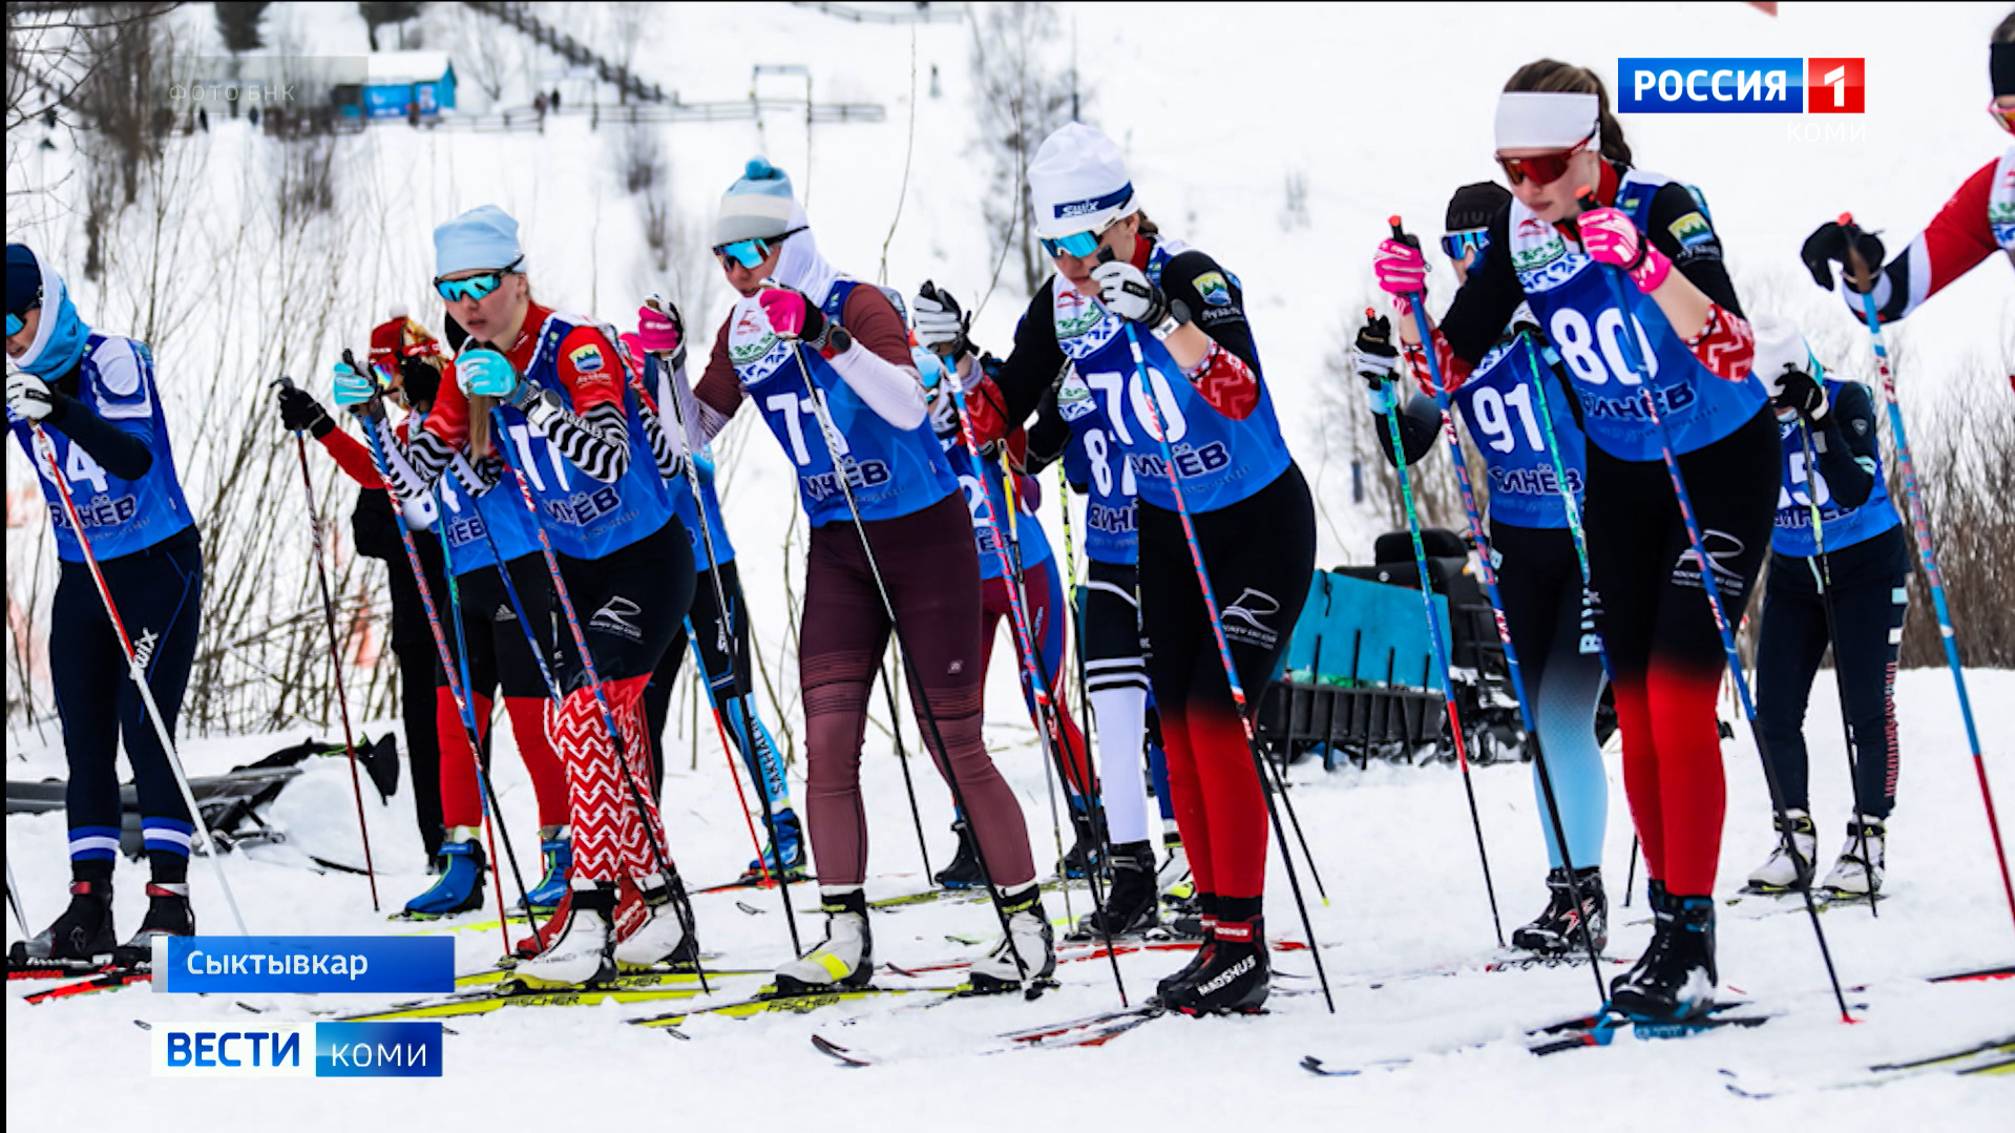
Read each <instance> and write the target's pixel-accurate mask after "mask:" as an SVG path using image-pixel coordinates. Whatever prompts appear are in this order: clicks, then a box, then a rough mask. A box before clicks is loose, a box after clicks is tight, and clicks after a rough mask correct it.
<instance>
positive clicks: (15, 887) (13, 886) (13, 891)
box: [7, 858, 35, 938]
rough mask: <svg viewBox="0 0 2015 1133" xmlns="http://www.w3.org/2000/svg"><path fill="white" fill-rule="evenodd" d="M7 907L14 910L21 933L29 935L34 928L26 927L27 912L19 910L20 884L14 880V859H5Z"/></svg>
mask: <svg viewBox="0 0 2015 1133" xmlns="http://www.w3.org/2000/svg"><path fill="white" fill-rule="evenodd" d="M7 907H8V908H10V909H12V910H14V919H15V920H17V921H19V922H20V923H21V935H22V936H23V937H24V938H25V937H31V936H34V935H35V930H34V929H32V928H29V927H28V914H27V913H24V912H22V911H21V884H20V882H17V881H15V880H14V859H13V858H8V859H7Z"/></svg>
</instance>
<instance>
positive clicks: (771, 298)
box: [756, 287, 825, 346]
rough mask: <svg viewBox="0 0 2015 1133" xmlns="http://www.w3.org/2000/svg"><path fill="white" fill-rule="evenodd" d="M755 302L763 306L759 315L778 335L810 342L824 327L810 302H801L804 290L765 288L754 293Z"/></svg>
mask: <svg viewBox="0 0 2015 1133" xmlns="http://www.w3.org/2000/svg"><path fill="white" fill-rule="evenodd" d="M756 302H757V303H760V304H761V305H762V308H763V317H765V318H767V319H769V320H770V329H771V330H773V331H775V332H776V333H777V337H779V338H801V339H804V340H805V341H806V342H808V343H812V345H815V346H816V345H818V343H817V342H815V341H814V340H815V339H817V338H819V337H820V335H821V333H822V332H823V331H824V330H825V318H824V316H822V315H820V314H819V312H818V310H817V309H816V308H814V307H813V306H812V305H811V304H810V303H807V302H805V296H804V293H803V292H801V291H794V290H792V289H791V288H788V287H767V288H764V289H763V290H762V292H761V293H759V294H758V295H757V296H756Z"/></svg>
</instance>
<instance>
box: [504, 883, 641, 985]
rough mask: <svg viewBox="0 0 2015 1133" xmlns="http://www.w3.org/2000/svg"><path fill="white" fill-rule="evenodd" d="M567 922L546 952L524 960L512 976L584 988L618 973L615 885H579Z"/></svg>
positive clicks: (519, 979) (530, 980)
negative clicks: (614, 919)
mask: <svg viewBox="0 0 2015 1133" xmlns="http://www.w3.org/2000/svg"><path fill="white" fill-rule="evenodd" d="M569 896H570V897H571V898H572V900H571V901H570V902H569V903H568V910H567V923H566V926H565V927H564V928H562V929H560V933H559V935H558V936H557V937H555V938H554V939H553V942H552V944H551V945H549V946H547V948H546V950H545V951H544V952H541V953H539V954H538V955H537V956H535V957H533V958H532V959H530V960H524V961H520V962H519V964H518V966H517V967H516V968H514V969H512V973H511V974H512V977H513V978H514V979H516V980H518V981H520V982H522V983H525V984H529V985H531V986H533V987H584V986H587V985H589V984H598V983H606V982H608V981H609V980H612V979H614V978H615V976H616V930H615V925H614V923H613V918H614V914H615V907H616V890H615V887H614V886H600V885H595V884H593V883H586V884H581V885H576V886H575V888H574V889H573V891H572V892H571V893H570V894H569Z"/></svg>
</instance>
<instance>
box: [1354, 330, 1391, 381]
mask: <svg viewBox="0 0 2015 1133" xmlns="http://www.w3.org/2000/svg"><path fill="white" fill-rule="evenodd" d="M1355 353H1356V362H1357V376H1358V377H1360V378H1363V379H1364V382H1365V384H1366V385H1368V386H1370V387H1371V388H1372V389H1374V390H1376V389H1380V388H1382V387H1383V386H1384V385H1385V384H1386V383H1387V382H1390V381H1393V380H1394V378H1395V375H1396V374H1397V372H1398V369H1399V348H1398V347H1395V346H1394V345H1393V344H1392V320H1391V319H1388V318H1386V317H1385V316H1384V315H1379V316H1377V317H1375V318H1373V319H1371V320H1370V321H1368V322H1366V323H1365V324H1364V325H1363V326H1362V327H1359V328H1358V331H1357V343H1356V349H1355Z"/></svg>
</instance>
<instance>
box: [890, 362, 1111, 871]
mask: <svg viewBox="0 0 2015 1133" xmlns="http://www.w3.org/2000/svg"><path fill="white" fill-rule="evenodd" d="M914 357H915V360H916V366H917V372H918V374H919V375H921V377H922V380H923V383H924V388H925V391H926V392H925V396H926V399H927V400H928V402H929V405H930V421H931V428H932V430H933V431H934V432H936V433H937V437H938V442H939V444H941V445H943V446H944V450H945V459H946V460H947V461H948V462H949V463H950V464H951V467H952V469H953V473H954V475H956V476H957V477H958V483H959V489H960V491H961V493H962V494H963V495H964V498H965V501H966V507H967V508H968V509H969V510H970V511H971V513H972V528H973V539H974V540H975V542H976V546H977V550H978V552H979V563H980V591H981V598H980V657H981V662H980V669H981V679H982V680H984V679H985V672H986V668H987V666H988V664H989V663H990V662H991V660H992V657H993V643H994V640H995V638H996V636H997V635H998V633H999V632H1000V628H1001V625H1002V623H1003V622H1006V621H1009V620H1010V618H1011V614H1012V607H1011V605H1010V601H1009V599H1010V595H1009V592H1008V587H1010V586H1015V585H1019V587H1020V599H1021V602H1022V609H1023V611H1024V612H1025V613H1026V614H1027V615H1028V620H1029V637H1030V641H1031V642H1032V643H1033V644H1034V646H1035V649H1036V652H1037V653H1038V654H1039V655H1040V660H1041V662H1042V666H1043V676H1042V679H1043V680H1045V681H1047V682H1048V695H1049V697H1050V704H1051V705H1052V706H1053V707H1054V709H1055V711H1056V714H1057V715H1056V720H1057V726H1058V730H1059V731H1060V732H1061V735H1060V736H1052V737H1051V742H1060V743H1061V745H1062V750H1061V751H1060V752H1059V753H1058V754H1060V755H1061V756H1062V757H1063V766H1064V770H1065V771H1066V772H1067V776H1066V779H1067V782H1066V784H1065V786H1066V788H1067V791H1066V793H1067V795H1068V796H1069V800H1070V816H1071V826H1072V828H1073V829H1074V830H1075V831H1076V841H1075V844H1073V845H1072V846H1071V848H1070V849H1069V850H1068V851H1067V852H1066V853H1065V854H1064V860H1063V861H1062V862H1061V863H1059V866H1058V869H1059V872H1061V873H1062V874H1063V875H1064V876H1065V877H1083V876H1085V872H1086V870H1087V869H1096V868H1101V865H1102V862H1101V859H1102V858H1103V857H1104V849H1103V847H1102V846H1101V844H1100V839H1099V835H1098V826H1097V822H1096V820H1095V818H1094V810H1095V808H1096V807H1097V806H1098V787H1097V785H1096V784H1095V783H1094V782H1093V781H1092V773H1091V753H1090V751H1088V750H1087V749H1086V746H1085V745H1086V740H1085V736H1084V732H1083V731H1082V730H1080V729H1079V728H1078V725H1077V721H1076V720H1074V719H1072V717H1071V712H1070V706H1069V705H1068V704H1067V703H1065V701H1064V698H1063V696H1062V695H1061V692H1062V689H1063V684H1062V680H1063V673H1064V660H1065V657H1064V654H1065V647H1064V602H1063V571H1062V568H1061V566H1060V565H1059V564H1058V563H1057V562H1056V559H1055V555H1054V553H1053V552H1052V551H1051V550H1050V541H1049V536H1048V534H1046V533H1045V532H1044V531H1043V526H1042V517H1041V516H1040V515H1039V514H1038V513H1037V509H1038V507H1039V506H1040V502H1041V498H1042V497H1041V492H1040V490H1039V489H1038V488H1037V486H1036V482H1035V480H1034V478H1033V477H1031V476H1030V475H1028V473H1027V471H1026V469H1025V464H1024V462H1025V459H1026V455H1025V454H1026V452H1027V448H1028V442H1027V438H1026V436H1025V435H1024V434H1022V433H1020V432H1016V433H1014V434H1011V435H1010V436H1009V437H1008V438H1007V440H1006V441H1005V442H1004V443H1002V444H996V445H991V446H989V447H988V448H987V449H986V450H984V451H983V452H982V453H981V466H982V468H983V469H984V470H985V473H986V477H985V479H984V480H978V479H975V478H974V476H973V474H972V471H971V462H970V461H969V460H968V459H967V456H966V442H965V437H964V435H963V434H962V433H961V432H960V426H959V417H958V408H957V405H956V404H955V403H954V402H953V400H952V394H951V383H949V382H946V381H943V380H941V376H942V375H943V373H944V362H943V360H942V359H940V358H938V357H937V356H936V355H934V354H932V353H931V352H930V351H928V350H925V349H923V348H922V347H918V348H916V350H915V352H914ZM1002 461H1006V462H1007V467H1008V468H1009V469H1011V470H1012V472H1013V474H1014V484H1015V488H1014V493H1013V496H1014V503H1015V506H1014V507H1013V508H1012V509H1010V508H1009V507H1008V480H1007V472H1006V471H1004V470H1003V464H1002ZM996 532H998V533H999V535H1000V537H1001V538H1003V539H1005V540H1007V542H1006V544H1005V545H1001V546H997V545H996V544H995V541H994V537H995V534H996ZM1003 551H1005V552H1006V554H1007V557H1008V559H1009V561H1010V564H1011V565H1012V566H1013V567H1015V568H1016V569H1017V570H1019V572H1020V577H1019V579H1013V578H1009V577H1006V576H1004V575H1003V574H1002V573H1001V557H1002V554H1001V553H1002V552H1003ZM1013 638H1014V635H1013V632H1012V629H1010V632H1009V640H1010V642H1011V643H1012V642H1013ZM1010 649H1012V650H1014V651H1015V652H1016V653H1017V654H1018V653H1019V651H1020V646H1019V645H1014V644H1010ZM1015 661H1016V664H1017V665H1019V664H1020V663H1021V658H1020V657H1019V656H1016V658H1015ZM1023 700H1024V702H1025V705H1026V707H1027V709H1028V712H1029V718H1030V720H1031V721H1032V722H1033V723H1034V724H1035V726H1036V727H1037V728H1038V729H1042V728H1045V727H1046V726H1047V725H1045V723H1044V722H1043V720H1042V719H1041V718H1040V717H1041V714H1040V713H1039V712H1038V711H1037V708H1036V702H1035V700H1034V699H1033V698H1032V697H1030V696H1028V695H1026V694H1025V695H1024V697H1023ZM952 829H953V831H954V832H956V833H957V834H958V837H959V849H958V855H957V856H956V857H954V858H953V859H952V862H951V864H950V865H948V866H946V867H945V868H944V869H942V870H939V871H938V874H937V877H936V878H935V879H934V880H936V881H937V883H938V884H939V885H942V886H945V887H946V888H949V889H969V888H974V887H976V886H980V885H984V884H986V878H985V876H984V875H983V874H981V872H980V868H979V858H978V856H977V855H976V854H975V853H974V850H973V840H972V827H971V824H970V823H968V822H967V821H966V820H965V818H964V816H963V815H961V816H959V817H958V819H957V820H956V821H955V822H954V823H953V824H952Z"/></svg>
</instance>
